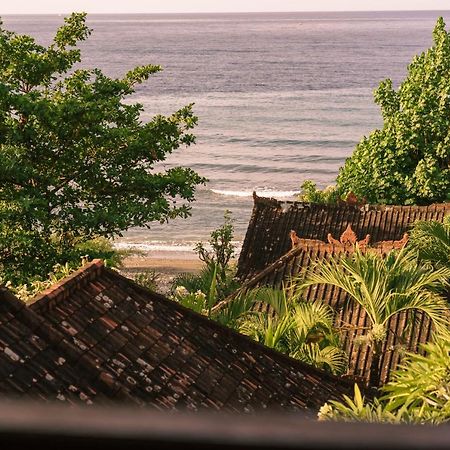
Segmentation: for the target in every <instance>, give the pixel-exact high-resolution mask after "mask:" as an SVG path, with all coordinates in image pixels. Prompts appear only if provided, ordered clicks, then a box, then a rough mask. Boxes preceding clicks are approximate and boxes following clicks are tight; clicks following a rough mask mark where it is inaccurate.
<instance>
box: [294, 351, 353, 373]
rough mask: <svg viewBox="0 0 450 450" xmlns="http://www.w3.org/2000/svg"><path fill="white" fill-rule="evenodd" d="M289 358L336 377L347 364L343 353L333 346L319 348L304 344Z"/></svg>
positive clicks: (343, 370)
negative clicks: (323, 370)
mask: <svg viewBox="0 0 450 450" xmlns="http://www.w3.org/2000/svg"><path fill="white" fill-rule="evenodd" d="M290 356H292V357H293V358H296V359H299V360H300V361H302V362H304V363H306V364H309V365H311V366H314V367H317V368H319V369H325V370H327V371H329V372H331V373H334V374H336V375H341V374H343V373H344V372H345V371H346V369H347V364H348V359H347V355H346V354H345V352H344V351H343V350H341V349H340V348H338V347H334V346H327V347H324V348H320V346H319V345H318V344H304V345H302V346H301V347H299V348H298V349H297V350H295V352H292V353H291V354H290Z"/></svg>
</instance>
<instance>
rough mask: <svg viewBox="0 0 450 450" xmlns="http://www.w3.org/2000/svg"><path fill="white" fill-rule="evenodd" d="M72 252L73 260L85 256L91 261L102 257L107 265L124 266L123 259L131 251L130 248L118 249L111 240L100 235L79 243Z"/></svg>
mask: <svg viewBox="0 0 450 450" xmlns="http://www.w3.org/2000/svg"><path fill="white" fill-rule="evenodd" d="M72 253H73V256H72V257H71V260H72V261H73V260H75V261H77V260H79V259H80V258H83V257H84V258H86V259H88V260H89V261H91V260H93V259H102V260H103V261H104V263H105V265H106V266H107V267H122V263H123V259H124V258H125V257H126V256H128V255H129V254H130V253H131V252H130V251H129V250H116V249H115V248H114V247H113V245H112V243H111V241H110V240H108V239H106V238H103V237H99V238H96V239H92V240H91V241H86V242H81V243H80V244H77V245H76V246H75V248H74V250H73V252H72Z"/></svg>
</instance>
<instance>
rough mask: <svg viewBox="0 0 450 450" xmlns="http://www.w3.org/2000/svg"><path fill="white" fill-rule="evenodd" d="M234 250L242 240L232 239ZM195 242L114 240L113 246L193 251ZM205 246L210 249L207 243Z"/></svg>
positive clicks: (126, 248)
mask: <svg viewBox="0 0 450 450" xmlns="http://www.w3.org/2000/svg"><path fill="white" fill-rule="evenodd" d="M232 243H233V245H235V247H236V252H239V250H240V248H241V246H242V242H240V241H233V242H232ZM195 244H196V242H182V243H181V242H161V241H153V242H115V243H114V248H116V249H117V250H140V251H143V252H174V253H193V252H194V247H195ZM205 247H206V248H207V249H208V250H210V249H211V248H210V246H209V245H208V244H206V245H205Z"/></svg>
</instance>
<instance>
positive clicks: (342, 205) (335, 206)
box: [253, 192, 450, 211]
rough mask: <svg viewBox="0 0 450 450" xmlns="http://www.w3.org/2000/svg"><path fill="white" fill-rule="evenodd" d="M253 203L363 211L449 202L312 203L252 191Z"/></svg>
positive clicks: (445, 206) (420, 207)
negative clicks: (414, 203)
mask: <svg viewBox="0 0 450 450" xmlns="http://www.w3.org/2000/svg"><path fill="white" fill-rule="evenodd" d="M253 200H254V204H255V205H256V204H261V205H266V206H276V207H278V208H282V207H283V206H285V207H286V206H287V207H292V206H293V207H310V206H320V207H323V208H329V209H338V208H348V209H358V210H364V211H369V210H372V211H374V210H375V211H387V210H391V209H396V210H402V209H411V210H413V211H415V210H431V209H433V210H441V209H443V210H449V211H450V202H442V203H432V204H430V205H382V204H372V203H367V204H364V205H355V204H352V203H345V202H343V203H336V204H327V203H314V202H304V201H301V200H281V199H276V198H274V197H260V196H258V195H257V194H256V193H255V192H254V193H253Z"/></svg>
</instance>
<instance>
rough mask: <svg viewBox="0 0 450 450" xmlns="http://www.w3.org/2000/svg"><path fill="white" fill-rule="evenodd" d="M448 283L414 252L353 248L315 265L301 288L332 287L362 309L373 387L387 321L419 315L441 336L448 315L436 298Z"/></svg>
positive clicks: (449, 275) (448, 274) (448, 275)
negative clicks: (412, 313)
mask: <svg viewBox="0 0 450 450" xmlns="http://www.w3.org/2000/svg"><path fill="white" fill-rule="evenodd" d="M449 279H450V269H449V268H446V267H440V268H433V267H431V266H430V265H427V264H423V263H421V264H419V263H418V260H417V256H416V254H415V252H413V251H410V250H407V249H406V248H404V249H402V250H401V251H399V252H391V253H389V254H388V255H387V256H382V255H379V254H377V253H375V252H373V251H366V252H365V253H362V252H361V250H359V249H358V248H356V249H355V251H354V252H353V254H352V255H350V256H344V257H341V258H339V259H337V260H325V259H324V260H322V261H319V262H317V264H316V265H315V266H313V268H312V269H311V270H310V272H309V273H308V275H307V277H306V280H305V281H304V282H303V283H302V286H303V287H307V286H310V285H315V284H328V285H331V286H335V287H337V288H339V289H341V290H342V291H344V292H345V293H346V294H347V295H348V297H349V299H350V300H351V301H353V302H355V303H357V304H359V305H360V306H361V307H362V308H364V310H365V312H366V313H367V317H368V320H369V330H368V333H367V335H366V338H367V341H368V343H369V345H370V346H371V348H372V362H371V367H370V380H369V382H370V384H371V385H372V386H377V385H378V384H379V380H380V367H379V362H380V359H381V352H382V346H383V343H384V341H385V339H386V338H387V332H388V328H387V326H388V322H389V319H390V318H391V317H393V316H395V315H396V314H399V313H401V312H405V311H420V312H422V313H424V314H425V315H427V316H428V317H429V318H430V319H431V320H432V322H433V324H434V326H435V329H436V332H437V333H441V332H443V331H445V330H446V329H447V327H448V321H449V310H448V306H447V302H446V299H445V297H444V296H443V295H442V293H443V291H444V286H446V285H448V281H449ZM410 320H412V319H410Z"/></svg>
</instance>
